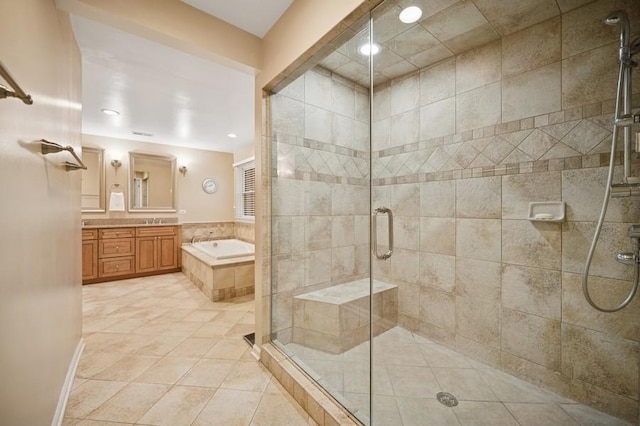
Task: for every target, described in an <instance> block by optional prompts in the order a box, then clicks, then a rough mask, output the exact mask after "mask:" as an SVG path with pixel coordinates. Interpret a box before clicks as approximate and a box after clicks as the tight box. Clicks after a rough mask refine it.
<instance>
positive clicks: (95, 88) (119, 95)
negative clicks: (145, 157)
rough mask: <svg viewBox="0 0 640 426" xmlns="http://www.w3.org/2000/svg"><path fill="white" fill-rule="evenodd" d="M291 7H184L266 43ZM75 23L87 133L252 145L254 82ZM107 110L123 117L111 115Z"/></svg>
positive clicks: (246, 0)
mask: <svg viewBox="0 0 640 426" xmlns="http://www.w3.org/2000/svg"><path fill="white" fill-rule="evenodd" d="M292 1H293V0H269V1H265V0H234V1H227V0H224V1H223V0H188V1H185V3H189V4H191V5H193V6H195V7H198V8H200V9H203V10H205V11H206V12H207V13H210V14H214V15H216V16H217V17H218V18H220V19H222V20H225V21H227V22H229V23H231V24H233V25H235V26H237V27H240V28H242V29H244V30H246V31H248V32H251V33H253V34H256V35H260V36H261V35H264V33H265V32H266V31H267V30H268V29H269V28H271V26H272V25H273V24H274V23H275V21H276V20H277V19H278V18H279V17H280V15H281V14H282V13H284V11H285V10H286V8H287V7H288V6H289V5H290V4H291V3H292ZM72 19H73V21H72V22H73V29H74V33H75V36H76V40H77V42H78V45H79V47H80V51H81V54H82V80H83V84H82V98H83V99H82V104H83V106H82V109H83V111H82V130H83V132H84V133H88V134H95V135H100V136H107V137H113V138H120V139H131V140H140V141H145V142H153V143H160V144H168V145H177V146H185V147H191V148H199V149H205V150H211V151H222V152H236V151H239V150H242V149H245V148H247V147H249V146H251V145H252V144H253V139H254V76H253V75H249V74H246V73H243V72H240V71H237V70H234V69H232V68H228V67H226V66H223V65H221V64H218V63H215V62H212V61H208V60H205V59H202V58H199V57H195V56H193V55H190V54H187V53H185V52H182V51H179V50H176V49H173V48H170V47H167V46H165V45H162V44H158V43H155V42H152V41H149V40H147V39H144V38H141V37H138V36H135V35H132V34H130V33H126V32H123V31H120V30H118V29H115V28H113V27H110V26H107V25H104V24H101V23H98V22H95V21H91V20H87V19H85V18H81V17H78V16H73V17H72ZM103 108H108V109H113V110H116V111H119V112H120V115H119V116H117V117H112V116H107V115H105V114H103V113H102V112H101V109H103ZM133 132H143V133H150V134H152V135H153V136H140V135H135V134H133ZM229 133H235V134H237V135H238V137H237V138H235V139H232V138H229V137H228V136H227V134H229Z"/></svg>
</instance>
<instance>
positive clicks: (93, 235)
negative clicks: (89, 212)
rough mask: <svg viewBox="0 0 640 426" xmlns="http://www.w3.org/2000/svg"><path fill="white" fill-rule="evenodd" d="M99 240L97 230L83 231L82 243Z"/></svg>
mask: <svg viewBox="0 0 640 426" xmlns="http://www.w3.org/2000/svg"><path fill="white" fill-rule="evenodd" d="M97 239H98V230H97V229H83V230H82V241H85V240H97Z"/></svg>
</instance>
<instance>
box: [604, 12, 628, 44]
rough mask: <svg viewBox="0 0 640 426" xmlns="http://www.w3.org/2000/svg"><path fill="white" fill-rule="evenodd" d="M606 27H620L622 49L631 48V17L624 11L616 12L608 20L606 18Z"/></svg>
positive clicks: (608, 16)
mask: <svg viewBox="0 0 640 426" xmlns="http://www.w3.org/2000/svg"><path fill="white" fill-rule="evenodd" d="M604 23H605V25H611V26H614V25H620V48H623V47H625V46H629V33H630V32H631V29H630V26H629V15H627V12H625V11H624V10H614V11H613V12H611V13H610V14H609V15H607V17H606V18H604Z"/></svg>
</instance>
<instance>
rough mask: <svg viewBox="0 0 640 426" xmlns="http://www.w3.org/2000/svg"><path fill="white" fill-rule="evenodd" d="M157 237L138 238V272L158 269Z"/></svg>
mask: <svg viewBox="0 0 640 426" xmlns="http://www.w3.org/2000/svg"><path fill="white" fill-rule="evenodd" d="M156 238H157V237H142V238H137V239H136V273H140V272H153V271H156V270H157V269H158V244H157V242H156Z"/></svg>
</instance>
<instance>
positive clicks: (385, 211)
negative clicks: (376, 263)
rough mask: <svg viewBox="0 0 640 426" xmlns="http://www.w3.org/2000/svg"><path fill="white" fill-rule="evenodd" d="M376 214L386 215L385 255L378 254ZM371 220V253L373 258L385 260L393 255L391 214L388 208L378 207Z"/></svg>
mask: <svg viewBox="0 0 640 426" xmlns="http://www.w3.org/2000/svg"><path fill="white" fill-rule="evenodd" d="M378 213H380V214H386V215H387V220H388V223H389V250H388V251H387V252H386V253H383V254H378V226H377V216H378ZM371 220H372V225H373V231H372V234H373V235H372V240H373V241H372V242H373V244H372V247H371V248H372V251H373V254H374V256H375V257H376V258H377V259H379V260H387V259H389V258H390V257H391V255H392V254H393V212H392V211H391V209H390V208H388V207H378V208H377V209H375V210H374V211H373V213H372V214H371Z"/></svg>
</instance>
